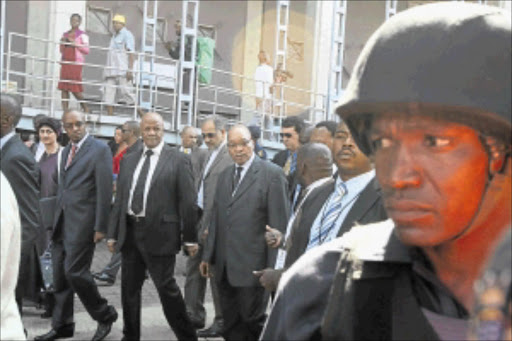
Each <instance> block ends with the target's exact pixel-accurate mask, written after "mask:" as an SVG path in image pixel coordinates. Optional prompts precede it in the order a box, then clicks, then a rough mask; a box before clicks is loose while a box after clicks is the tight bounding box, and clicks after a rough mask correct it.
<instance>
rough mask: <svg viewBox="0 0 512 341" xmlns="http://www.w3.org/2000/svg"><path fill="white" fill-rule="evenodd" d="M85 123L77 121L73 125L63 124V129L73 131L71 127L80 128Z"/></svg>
mask: <svg viewBox="0 0 512 341" xmlns="http://www.w3.org/2000/svg"><path fill="white" fill-rule="evenodd" d="M84 124H85V123H84V122H82V121H78V122H75V123H64V128H66V129H73V127H77V128H81V127H82V126H83V125H84Z"/></svg>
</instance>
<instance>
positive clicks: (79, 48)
mask: <svg viewBox="0 0 512 341" xmlns="http://www.w3.org/2000/svg"><path fill="white" fill-rule="evenodd" d="M81 22H82V17H81V16H80V14H76V13H75V14H73V15H71V19H70V23H71V30H69V31H67V32H64V34H63V35H62V38H61V39H60V41H61V44H60V53H61V54H62V61H63V62H66V63H61V64H62V66H61V69H60V82H59V86H58V89H59V90H61V91H62V109H63V110H67V109H68V104H69V92H72V93H73V95H74V96H75V98H76V99H77V100H79V101H80V105H81V106H82V109H83V111H84V112H89V108H88V107H87V105H86V104H85V103H84V102H83V99H84V96H83V94H82V92H83V86H82V64H83V62H84V60H85V58H84V55H86V54H88V53H89V37H88V36H87V34H85V32H84V31H81V30H80V29H79V26H80V23H81Z"/></svg>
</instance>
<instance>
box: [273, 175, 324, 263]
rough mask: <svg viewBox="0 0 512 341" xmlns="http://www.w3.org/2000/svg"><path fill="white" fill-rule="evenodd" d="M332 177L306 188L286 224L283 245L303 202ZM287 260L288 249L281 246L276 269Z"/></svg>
mask: <svg viewBox="0 0 512 341" xmlns="http://www.w3.org/2000/svg"><path fill="white" fill-rule="evenodd" d="M331 179H332V177H330V176H328V177H325V178H321V179H318V180H316V181H315V182H313V183H311V184H310V185H309V186H308V187H306V189H305V191H306V194H304V198H302V200H301V201H300V202H299V203H298V206H297V209H296V210H295V212H292V216H291V217H290V220H288V225H286V234H285V236H284V238H283V241H282V242H281V244H282V245H283V246H284V245H286V240H287V239H288V237H289V236H290V233H291V232H292V226H293V223H294V222H295V218H296V217H297V213H298V212H299V210H300V209H301V207H302V204H303V203H304V202H305V201H306V199H307V198H308V196H309V194H310V193H311V192H312V191H313V190H314V189H315V188H317V187H320V186H322V185H323V184H325V183H326V182H327V181H329V180H331ZM285 260H286V250H285V249H283V248H282V247H281V248H280V249H279V250H277V258H276V264H275V266H274V269H276V270H279V269H282V268H284V263H285Z"/></svg>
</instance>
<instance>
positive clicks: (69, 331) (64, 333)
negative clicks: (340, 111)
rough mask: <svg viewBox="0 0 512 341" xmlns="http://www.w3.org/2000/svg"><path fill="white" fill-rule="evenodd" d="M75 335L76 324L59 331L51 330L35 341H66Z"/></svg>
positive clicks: (68, 325) (61, 328) (63, 327)
mask: <svg viewBox="0 0 512 341" xmlns="http://www.w3.org/2000/svg"><path fill="white" fill-rule="evenodd" d="M74 334H75V324H74V323H70V324H66V325H64V326H62V327H60V328H59V329H53V328H52V330H50V331H49V332H48V333H46V334H43V335H39V336H36V337H35V338H34V341H53V340H55V339H66V338H69V337H73V335H74Z"/></svg>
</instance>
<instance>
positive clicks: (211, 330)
mask: <svg viewBox="0 0 512 341" xmlns="http://www.w3.org/2000/svg"><path fill="white" fill-rule="evenodd" d="M221 333H222V325H221V324H220V323H216V322H214V323H213V324H212V325H211V326H210V327H208V328H206V329H203V330H199V331H198V332H197V337H203V338H204V337H219V336H221Z"/></svg>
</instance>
